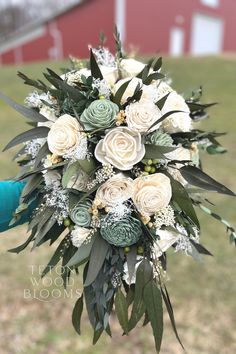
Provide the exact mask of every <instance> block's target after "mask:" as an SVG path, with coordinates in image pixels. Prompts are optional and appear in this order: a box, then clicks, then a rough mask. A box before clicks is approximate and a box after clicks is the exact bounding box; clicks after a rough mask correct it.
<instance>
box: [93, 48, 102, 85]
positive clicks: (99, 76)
mask: <svg viewBox="0 0 236 354" xmlns="http://www.w3.org/2000/svg"><path fill="white" fill-rule="evenodd" d="M90 69H91V73H92V76H93V77H94V78H95V79H100V80H102V79H103V75H102V73H101V70H100V68H99V66H98V63H97V61H96V59H95V56H94V54H93V50H92V49H90Z"/></svg>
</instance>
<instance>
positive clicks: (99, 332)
mask: <svg viewBox="0 0 236 354" xmlns="http://www.w3.org/2000/svg"><path fill="white" fill-rule="evenodd" d="M102 332H103V328H102V327H101V328H99V329H97V330H95V331H94V333H93V345H95V344H96V343H97V341H98V340H99V338H100V337H101V335H102Z"/></svg>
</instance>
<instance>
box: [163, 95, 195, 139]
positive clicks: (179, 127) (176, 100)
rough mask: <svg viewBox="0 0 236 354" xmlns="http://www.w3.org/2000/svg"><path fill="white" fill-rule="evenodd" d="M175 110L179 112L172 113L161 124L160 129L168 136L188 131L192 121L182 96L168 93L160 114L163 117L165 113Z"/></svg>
mask: <svg viewBox="0 0 236 354" xmlns="http://www.w3.org/2000/svg"><path fill="white" fill-rule="evenodd" d="M175 110H178V111H181V112H179V113H173V114H171V115H169V116H168V117H167V118H166V119H164V120H163V122H162V128H163V129H164V130H165V131H166V132H167V133H169V134H173V133H178V132H188V131H190V129H191V126H192V119H191V117H190V115H189V113H190V111H189V108H188V105H187V104H186V103H185V100H184V98H183V97H182V96H180V95H178V94H177V93H176V92H175V91H173V92H171V93H170V95H169V96H168V98H167V100H166V102H165V104H164V107H163V109H162V114H163V115H164V114H166V113H167V112H170V111H175Z"/></svg>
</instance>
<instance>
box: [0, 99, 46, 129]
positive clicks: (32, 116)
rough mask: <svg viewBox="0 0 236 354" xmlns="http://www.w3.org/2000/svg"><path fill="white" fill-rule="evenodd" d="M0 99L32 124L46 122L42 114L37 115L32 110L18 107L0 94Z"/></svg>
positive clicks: (17, 104)
mask: <svg viewBox="0 0 236 354" xmlns="http://www.w3.org/2000/svg"><path fill="white" fill-rule="evenodd" d="M0 99H2V100H3V101H5V102H6V103H7V104H9V106H11V107H12V108H14V109H15V110H16V111H17V112H18V113H20V114H21V115H23V116H24V117H26V118H29V119H30V120H32V121H34V122H46V121H47V118H46V117H44V116H43V115H42V114H40V113H38V112H37V111H36V110H34V109H32V108H27V107H25V106H22V105H20V104H19V103H16V102H15V101H13V100H12V99H11V98H9V97H7V96H5V95H4V94H3V93H1V92H0Z"/></svg>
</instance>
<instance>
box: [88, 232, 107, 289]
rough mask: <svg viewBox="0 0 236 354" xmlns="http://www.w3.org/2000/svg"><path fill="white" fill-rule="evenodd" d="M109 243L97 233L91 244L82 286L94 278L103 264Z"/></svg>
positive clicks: (91, 281) (90, 282)
mask: <svg viewBox="0 0 236 354" xmlns="http://www.w3.org/2000/svg"><path fill="white" fill-rule="evenodd" d="M109 248H110V245H109V244H108V243H107V242H106V241H105V240H104V239H103V238H102V237H101V236H100V235H99V234H98V235H97V236H96V239H95V240H94V243H93V245H92V249H91V254H90V260H89V266H88V273H87V277H86V280H85V283H84V287H87V286H89V285H90V284H92V283H93V281H94V280H95V279H96V277H97V275H98V273H99V271H100V269H101V268H102V266H103V263H104V261H105V258H106V255H107V252H108V250H109Z"/></svg>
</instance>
